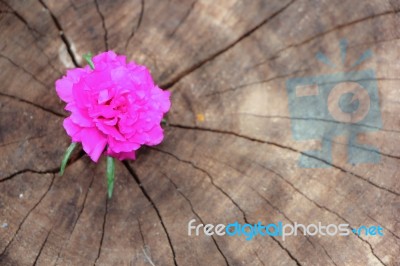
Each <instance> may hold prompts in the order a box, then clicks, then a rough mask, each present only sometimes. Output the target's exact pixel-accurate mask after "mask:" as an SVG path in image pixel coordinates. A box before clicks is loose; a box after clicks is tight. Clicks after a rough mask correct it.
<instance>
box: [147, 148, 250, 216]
mask: <svg viewBox="0 0 400 266" xmlns="http://www.w3.org/2000/svg"><path fill="white" fill-rule="evenodd" d="M151 149H152V150H155V151H158V152H161V153H164V154H167V155H169V156H171V157H173V158H175V159H176V160H177V161H179V162H182V163H185V164H189V165H190V166H191V167H192V168H194V169H196V170H198V171H200V172H202V173H203V174H205V175H206V176H207V177H208V179H209V180H210V182H211V184H212V185H213V186H214V187H215V188H216V189H217V190H218V191H219V192H221V193H222V194H223V195H225V197H227V198H228V199H229V200H230V201H231V203H232V204H233V205H235V206H236V208H237V209H238V210H239V211H240V212H241V213H242V215H243V220H244V221H245V222H246V223H247V217H246V213H245V212H244V211H243V209H242V208H241V207H240V206H239V204H237V202H236V201H234V200H233V199H232V197H231V196H230V195H229V194H228V193H227V192H226V191H224V190H223V189H222V188H221V187H220V186H218V185H217V184H215V182H214V177H213V176H212V175H211V174H210V173H209V172H207V171H206V170H204V169H203V168H200V167H199V166H197V165H196V164H194V163H193V162H191V161H188V160H183V159H181V158H179V157H178V156H176V155H175V154H173V153H171V152H168V151H165V150H161V149H158V148H154V147H151Z"/></svg>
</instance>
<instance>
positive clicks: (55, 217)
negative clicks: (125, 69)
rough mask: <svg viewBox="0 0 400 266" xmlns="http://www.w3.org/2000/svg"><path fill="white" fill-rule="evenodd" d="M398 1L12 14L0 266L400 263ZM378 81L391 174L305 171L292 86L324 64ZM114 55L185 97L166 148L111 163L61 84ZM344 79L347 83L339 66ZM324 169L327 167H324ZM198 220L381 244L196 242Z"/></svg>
mask: <svg viewBox="0 0 400 266" xmlns="http://www.w3.org/2000/svg"><path fill="white" fill-rule="evenodd" d="M399 9H400V2H399V1H396V0H388V1H381V0H370V1H351V0H347V1H340V0H337V1H336V0H335V1H306V0H294V1H289V0H288V1H278V0H276V1H265V0H264V1H263V0H256V1H234V0H231V1H229V0H222V1H206V0H204V1H203V0H192V1H186V0H184V1H181V0H179V1H178V0H173V1H166V0H161V1H160V0H129V1H123V0H115V1H111V0H90V1H81V0H69V1H56V0H39V1H23V0H12V1H11V0H1V1H0V66H1V71H0V110H1V111H0V112H1V114H0V226H1V227H0V254H1V255H0V265H33V264H37V265H56V264H57V265H92V264H97V265H226V264H229V265H382V264H383V265H400V255H399V254H400V182H399V159H400V149H399V148H398V147H399V143H400V142H399V141H400V134H399V132H400V116H399V113H400V105H399V100H398V99H399V98H400V90H399V86H400V84H399V82H398V81H399V79H398V73H400V65H399V63H398V61H399V59H400V52H399V51H400V46H399V41H398V39H399V37H400V32H399V25H400V21H399V15H398V11H399ZM342 38H346V39H347V40H348V43H349V47H348V52H347V59H348V62H355V60H356V59H357V58H358V57H359V56H360V55H361V53H362V52H363V51H365V50H367V49H371V50H372V51H373V57H372V58H371V59H369V60H368V61H366V62H365V63H363V65H362V66H359V67H357V68H356V70H357V69H363V68H372V69H374V70H375V73H376V75H377V82H378V87H379V97H380V108H381V114H382V121H383V127H382V129H381V130H380V131H377V132H372V133H367V134H364V135H363V136H362V137H361V140H362V142H363V143H369V144H372V145H374V146H376V147H378V148H379V149H380V153H381V162H380V163H377V164H359V165H351V164H349V163H348V162H347V154H346V149H347V146H346V139H345V138H344V137H339V138H337V139H335V143H334V145H333V161H332V163H330V164H329V165H328V166H329V167H327V168H321V169H310V168H300V167H299V166H298V159H299V156H300V154H301V152H302V151H306V150H308V149H310V148H312V147H315V145H318V143H316V142H315V141H296V140H294V139H293V135H292V132H291V128H290V122H291V120H290V115H289V109H288V95H287V92H286V89H285V86H286V85H285V83H286V81H287V80H288V79H289V78H291V77H302V76H314V75H318V74H323V73H331V72H332V69H330V68H329V67H328V66H324V65H323V64H321V63H320V62H318V61H317V60H316V59H315V54H316V53H317V52H318V51H323V52H324V53H326V54H327V55H328V56H329V58H331V59H333V60H336V59H337V60H336V61H335V63H337V62H339V61H340V55H339V46H338V44H339V40H340V39H342ZM107 49H111V50H114V51H116V52H118V53H123V54H127V56H128V58H129V59H130V60H135V61H136V62H138V63H141V64H145V65H147V66H148V67H149V68H150V69H151V71H152V74H153V76H154V77H155V80H156V82H157V83H158V84H159V85H160V86H161V87H162V88H164V89H169V90H170V91H171V92H172V108H171V111H170V113H169V114H168V123H169V124H168V125H167V126H166V127H165V140H164V142H163V143H162V144H161V145H160V146H157V147H154V148H142V149H141V150H140V152H139V153H138V159H137V160H136V161H134V162H127V163H119V162H118V163H117V164H116V169H117V170H116V186H115V191H114V196H113V198H112V199H111V200H107V199H106V182H105V160H104V158H103V159H102V160H101V161H100V162H99V163H98V164H97V165H96V164H94V163H92V162H91V161H90V160H89V158H88V157H87V156H81V154H79V152H76V153H75V154H74V156H73V159H72V161H71V163H70V165H69V166H68V167H67V169H66V172H65V175H64V176H63V177H59V176H58V174H57V172H58V170H59V164H60V161H61V158H62V156H63V153H64V151H65V149H66V148H67V146H68V145H69V139H68V137H67V136H66V134H65V132H64V130H63V128H62V119H63V118H64V117H65V116H67V115H68V114H67V113H66V112H64V111H63V107H64V105H63V103H62V102H61V101H60V100H59V99H58V97H57V96H56V93H55V88H54V81H55V80H56V79H58V78H59V77H60V76H62V75H63V73H65V71H66V69H67V68H71V67H76V66H79V65H83V64H84V62H83V61H82V58H81V56H82V54H84V53H86V52H88V51H92V52H93V53H98V52H101V51H104V50H107ZM336 71H346V68H340V69H339V70H336ZM320 160H321V159H320ZM191 219H196V220H197V222H196V223H200V222H202V223H213V224H219V223H230V222H234V221H239V222H240V223H245V222H248V223H256V222H258V221H266V222H277V221H282V222H284V223H294V222H297V223H303V224H310V223H318V222H322V223H324V224H329V223H336V224H339V223H348V224H350V225H351V226H352V227H357V226H360V225H377V224H380V225H381V226H383V227H384V233H385V235H384V236H383V237H372V236H364V235H362V236H356V235H354V234H351V235H350V236H348V237H328V236H325V237H317V236H315V237H313V236H308V237H304V236H297V237H294V236H293V237H288V238H287V239H286V240H285V241H282V238H281V237H276V238H271V237H260V236H258V237H256V238H255V239H253V240H252V241H245V240H244V238H242V237H228V236H223V237H222V236H214V237H213V238H211V237H207V236H204V235H202V236H199V237H193V236H192V237H190V236H188V235H187V224H188V222H189V221H190V220H191Z"/></svg>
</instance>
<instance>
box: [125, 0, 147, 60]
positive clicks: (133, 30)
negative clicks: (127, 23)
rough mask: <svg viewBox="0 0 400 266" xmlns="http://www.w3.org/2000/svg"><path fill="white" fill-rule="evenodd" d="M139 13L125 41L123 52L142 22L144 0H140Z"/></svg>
mask: <svg viewBox="0 0 400 266" xmlns="http://www.w3.org/2000/svg"><path fill="white" fill-rule="evenodd" d="M140 4H141V5H140V13H139V19H138V22H137V24H136V26H135V27H134V28H133V29H132V31H131V34H130V35H129V37H128V39H127V40H126V42H125V52H126V51H127V50H128V45H129V43H130V42H131V39H132V38H133V37H134V36H135V33H136V32H137V31H138V30H139V27H140V25H141V24H142V20H143V15H144V0H140Z"/></svg>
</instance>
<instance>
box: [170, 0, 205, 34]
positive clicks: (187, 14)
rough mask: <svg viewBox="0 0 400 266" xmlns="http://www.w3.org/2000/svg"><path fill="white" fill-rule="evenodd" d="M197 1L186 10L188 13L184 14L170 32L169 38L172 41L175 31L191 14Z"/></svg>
mask: <svg viewBox="0 0 400 266" xmlns="http://www.w3.org/2000/svg"><path fill="white" fill-rule="evenodd" d="M197 1H198V0H194V1H193V2H192V3H191V4H190V7H189V9H188V11H187V12H186V13H185V15H184V16H183V18H182V19H181V21H179V23H178V25H177V26H176V27H175V28H174V29H173V30H172V32H171V34H170V35H169V37H170V38H171V39H172V38H173V37H174V35H175V33H176V31H177V30H178V29H179V28H180V27H181V26H182V24H183V23H184V22H185V21H186V19H187V18H188V17H189V15H190V14H191V13H192V11H193V8H194V6H195V5H196V3H197Z"/></svg>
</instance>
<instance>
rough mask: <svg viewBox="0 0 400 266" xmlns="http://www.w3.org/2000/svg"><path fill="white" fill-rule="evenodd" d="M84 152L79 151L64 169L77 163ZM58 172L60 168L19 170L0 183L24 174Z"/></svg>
mask: <svg viewBox="0 0 400 266" xmlns="http://www.w3.org/2000/svg"><path fill="white" fill-rule="evenodd" d="M84 154H85V153H84V151H83V150H80V151H79V154H78V156H76V158H72V159H71V160H70V161H69V162H68V163H67V166H66V167H65V169H67V167H68V166H70V165H72V164H73V163H75V162H77V161H78V160H79V159H81V158H82V157H83V155H84ZM59 171H60V167H57V168H52V169H48V170H43V171H38V170H33V169H22V170H19V171H17V172H15V173H13V174H11V175H9V176H6V177H4V178H2V179H0V183H2V182H5V181H7V180H10V179H12V178H13V177H16V176H18V175H21V174H24V173H33V174H56V173H58V172H59Z"/></svg>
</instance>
